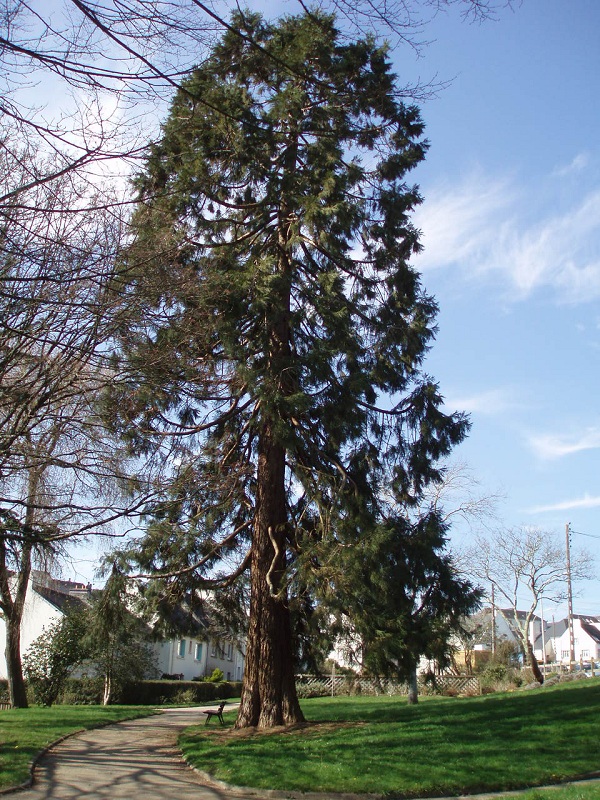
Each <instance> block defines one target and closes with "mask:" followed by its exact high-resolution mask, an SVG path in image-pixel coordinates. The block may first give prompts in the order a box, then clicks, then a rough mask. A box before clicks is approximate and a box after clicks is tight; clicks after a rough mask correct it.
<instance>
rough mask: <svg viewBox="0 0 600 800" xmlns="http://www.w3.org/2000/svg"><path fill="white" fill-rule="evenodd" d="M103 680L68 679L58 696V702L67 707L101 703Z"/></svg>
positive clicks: (95, 678) (97, 678)
mask: <svg viewBox="0 0 600 800" xmlns="http://www.w3.org/2000/svg"><path fill="white" fill-rule="evenodd" d="M103 692H104V680H103V678H102V677H101V676H98V677H94V678H89V677H88V678H69V679H68V680H67V681H66V683H65V686H64V689H63V691H62V693H61V694H60V696H59V702H60V703H64V704H65V705H67V706H94V705H99V704H100V703H101V702H102V695H103Z"/></svg>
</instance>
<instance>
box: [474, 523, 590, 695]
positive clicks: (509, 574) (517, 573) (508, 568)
mask: <svg viewBox="0 0 600 800" xmlns="http://www.w3.org/2000/svg"><path fill="white" fill-rule="evenodd" d="M462 568H463V570H464V572H465V573H466V574H468V575H470V576H473V577H474V578H476V579H477V580H478V581H479V582H480V583H481V584H482V585H483V586H484V587H485V590H486V592H487V593H488V596H487V598H486V599H487V600H488V601H489V600H490V599H491V595H490V594H489V592H490V589H491V588H492V587H494V590H495V594H496V602H499V603H500V604H504V603H506V606H507V608H505V609H502V608H498V610H499V612H500V613H501V614H502V616H503V617H504V619H505V620H506V623H507V624H508V626H509V628H510V630H511V631H512V633H513V634H514V636H515V638H516V640H517V642H518V643H519V646H520V648H521V651H522V653H523V655H524V656H525V659H526V662H527V663H528V664H529V665H530V666H531V669H532V671H533V674H534V676H535V678H536V680H537V681H538V682H539V683H543V682H544V676H543V674H542V671H541V670H540V667H539V664H538V662H537V659H536V657H535V653H534V650H533V643H532V641H531V626H532V621H533V618H534V616H535V612H536V610H537V608H538V606H539V604H540V601H541V600H542V599H546V600H550V601H551V602H559V601H560V600H563V599H565V598H566V590H567V571H566V555H565V551H564V548H563V547H562V546H561V544H560V542H559V540H558V537H557V536H556V534H553V533H550V532H548V531H544V530H541V529H540V528H534V527H520V528H510V529H504V530H497V531H495V532H493V533H491V534H490V535H489V536H487V537H485V538H484V537H478V538H477V539H476V541H475V543H474V545H473V546H472V547H471V548H469V550H468V551H466V552H465V553H464V555H463V558H462ZM591 568H592V560H591V558H590V556H589V554H587V553H583V552H582V553H579V554H575V555H574V556H573V557H572V559H571V573H572V577H573V579H575V580H577V579H585V578H589V577H590V575H591ZM523 606H525V608H523ZM519 611H521V612H523V613H521V614H520V613H518V612H519Z"/></svg>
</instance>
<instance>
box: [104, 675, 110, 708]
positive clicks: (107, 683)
mask: <svg viewBox="0 0 600 800" xmlns="http://www.w3.org/2000/svg"><path fill="white" fill-rule="evenodd" d="M111 699H112V679H111V675H110V672H109V671H108V670H107V672H106V673H105V675H104V694H103V696H102V705H103V706H107V705H108V704H109V703H110V701H111Z"/></svg>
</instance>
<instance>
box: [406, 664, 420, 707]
mask: <svg viewBox="0 0 600 800" xmlns="http://www.w3.org/2000/svg"><path fill="white" fill-rule="evenodd" d="M418 702H419V686H418V683H417V665H416V664H415V666H414V667H413V668H412V669H411V671H410V675H409V677H408V705H409V706H416V705H417V703H418Z"/></svg>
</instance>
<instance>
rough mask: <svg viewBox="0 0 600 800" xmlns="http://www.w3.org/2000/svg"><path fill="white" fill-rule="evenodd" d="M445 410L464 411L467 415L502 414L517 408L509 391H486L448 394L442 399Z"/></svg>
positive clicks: (500, 389)
mask: <svg viewBox="0 0 600 800" xmlns="http://www.w3.org/2000/svg"><path fill="white" fill-rule="evenodd" d="M444 404H445V405H446V407H447V408H451V409H458V410H460V411H466V412H467V413H468V414H486V415H494V414H502V413H504V412H505V411H509V410H510V409H514V408H516V407H518V405H519V404H518V402H517V400H516V398H515V397H514V393H513V392H512V390H510V389H502V388H499V389H487V390H485V391H482V392H476V393H474V394H462V395H461V394H456V395H453V394H450V395H447V396H446V397H445V399H444Z"/></svg>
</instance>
